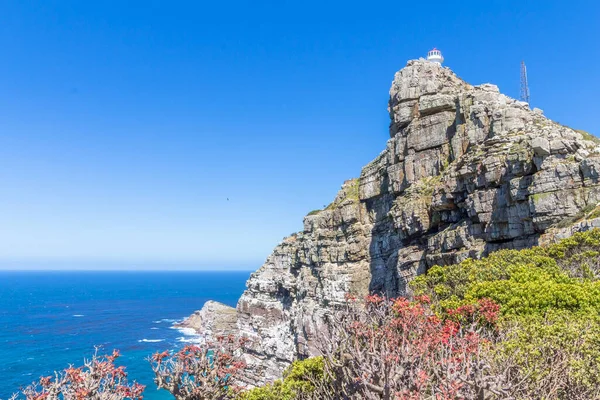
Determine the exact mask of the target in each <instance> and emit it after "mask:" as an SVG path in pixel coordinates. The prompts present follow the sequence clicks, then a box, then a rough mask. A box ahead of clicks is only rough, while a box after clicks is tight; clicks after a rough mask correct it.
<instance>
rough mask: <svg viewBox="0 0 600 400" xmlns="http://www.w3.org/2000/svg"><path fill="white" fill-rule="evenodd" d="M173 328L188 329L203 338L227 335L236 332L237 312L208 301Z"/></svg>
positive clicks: (221, 304) (231, 308)
mask: <svg viewBox="0 0 600 400" xmlns="http://www.w3.org/2000/svg"><path fill="white" fill-rule="evenodd" d="M175 326H176V327H178V328H190V329H193V330H194V331H196V332H198V333H200V334H202V335H205V336H212V337H216V336H219V335H228V334H230V333H233V332H235V331H236V327H237V312H236V309H235V308H233V307H230V306H228V305H225V304H223V303H219V302H217V301H212V300H209V301H207V302H206V303H204V306H202V308H201V309H200V310H198V311H196V312H194V313H193V314H192V315H190V316H189V317H187V318H186V319H184V320H183V321H182V322H181V323H178V324H176V325H175Z"/></svg>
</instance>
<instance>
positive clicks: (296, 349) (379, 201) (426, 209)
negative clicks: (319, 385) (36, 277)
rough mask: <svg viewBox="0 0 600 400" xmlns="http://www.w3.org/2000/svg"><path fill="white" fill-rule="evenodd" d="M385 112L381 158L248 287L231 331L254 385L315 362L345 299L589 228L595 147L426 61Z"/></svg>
mask: <svg viewBox="0 0 600 400" xmlns="http://www.w3.org/2000/svg"><path fill="white" fill-rule="evenodd" d="M388 110H389V114H390V119H391V123H390V139H389V140H388V142H387V145H386V148H385V150H383V152H381V154H379V156H377V157H376V158H375V160H373V161H372V162H371V163H370V164H368V165H367V166H365V167H364V168H363V170H362V173H361V175H360V177H359V178H357V179H352V180H349V181H346V182H345V183H344V184H343V186H342V189H341V191H340V192H339V194H338V195H337V197H336V198H335V200H334V201H333V202H332V203H331V204H330V205H329V206H328V207H327V208H325V209H324V210H321V211H318V212H312V213H311V215H308V216H307V217H305V219H304V229H303V231H302V232H299V233H297V234H294V235H292V236H290V237H288V238H286V239H284V241H283V242H282V243H280V244H279V245H278V246H277V247H276V248H275V250H274V251H273V253H272V254H271V255H270V256H269V258H268V259H267V261H266V262H265V264H264V265H263V266H262V267H261V268H260V269H259V270H258V271H256V272H255V273H253V274H252V276H251V277H250V279H249V280H248V283H247V290H246V291H245V292H244V294H243V295H242V297H241V298H240V300H239V302H238V306H237V332H238V333H239V334H241V335H244V336H247V337H249V338H251V339H253V348H252V349H251V351H249V352H248V354H247V361H248V362H249V364H250V366H251V367H252V371H253V373H254V376H253V377H252V380H253V381H254V383H260V382H263V381H264V380H268V379H271V378H273V377H276V376H277V375H279V374H280V372H281V370H282V369H283V368H284V367H285V366H287V365H288V364H289V363H290V362H291V361H292V360H294V359H295V358H296V357H306V356H309V355H311V354H314V352H315V336H316V334H317V333H318V332H319V331H320V330H322V329H323V326H324V325H323V324H324V316H325V315H326V314H327V313H328V312H329V311H330V310H331V309H332V308H333V307H334V306H335V305H336V304H340V303H341V302H343V301H344V297H345V294H346V293H354V294H358V295H361V294H366V293H367V292H369V291H371V292H373V291H377V292H384V293H386V294H388V295H390V296H397V295H401V294H404V293H405V292H406V290H407V282H409V281H410V280H411V278H412V277H414V276H415V275H417V274H421V273H424V272H425V271H426V270H427V268H428V267H430V266H432V265H436V264H438V265H445V264H449V263H455V262H458V261H461V260H463V259H465V258H467V257H481V256H482V255H485V254H487V253H489V252H491V251H494V250H497V249H500V248H517V249H518V248H523V247H529V246H533V245H536V244H538V243H540V242H542V241H548V240H551V234H550V232H552V231H553V228H554V227H561V228H562V230H561V235H563V236H564V235H565V234H568V232H570V230H569V229H571V230H573V229H578V228H570V227H571V226H573V225H575V226H580V227H581V226H583V227H584V228H585V226H591V225H593V224H587V223H583V224H582V223H581V221H580V220H582V219H585V217H586V213H588V212H589V211H590V210H591V209H592V208H594V207H595V206H596V205H597V204H598V202H599V201H600V186H599V185H598V173H599V172H600V147H599V145H598V143H597V142H596V141H595V140H593V139H594V137H592V136H590V135H588V134H586V133H585V132H578V131H575V130H573V129H570V128H568V127H566V126H562V125H560V124H557V123H554V122H552V121H550V120H549V119H547V118H546V117H544V116H543V115H542V112H541V111H540V110H534V111H531V110H530V109H529V106H528V104H526V103H523V102H519V101H517V100H514V99H511V98H509V97H507V96H505V95H503V94H501V93H500V92H499V91H498V88H497V87H496V86H494V85H490V84H484V85H480V86H472V85H470V84H468V83H466V82H464V81H463V80H461V79H460V78H458V77H457V76H456V75H455V74H454V73H453V72H452V71H451V70H450V69H448V68H444V67H441V66H439V65H437V64H433V63H429V62H426V61H423V60H415V61H410V62H408V64H407V66H406V67H405V68H403V69H402V70H401V71H399V72H397V73H396V75H395V76H394V80H393V82H392V86H391V89H390V100H389V107H388Z"/></svg>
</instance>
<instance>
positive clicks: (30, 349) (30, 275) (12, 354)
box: [0, 271, 250, 400]
mask: <svg viewBox="0 0 600 400" xmlns="http://www.w3.org/2000/svg"><path fill="white" fill-rule="evenodd" d="M249 274H250V273H249V272H66V271H65V272H0V376H2V379H0V399H7V398H8V397H10V395H11V394H12V393H14V392H16V391H17V390H18V389H19V388H20V387H22V386H26V385H27V384H29V383H31V382H32V381H34V380H36V379H37V378H38V377H39V376H42V375H49V374H50V373H51V372H52V371H54V370H60V369H63V368H66V367H68V366H69V364H75V365H81V364H82V361H83V359H84V358H86V357H90V356H91V355H92V354H93V352H94V346H102V349H103V350H105V352H106V353H110V352H112V350H113V349H119V350H120V351H121V354H122V357H120V358H119V359H118V360H117V364H119V365H125V366H126V367H127V371H128V372H129V378H130V379H135V380H137V381H138V382H140V383H142V384H145V385H147V388H146V391H145V395H144V397H145V398H146V399H150V400H154V399H169V398H172V397H171V396H170V395H169V394H168V393H167V392H165V391H164V390H160V391H158V390H156V388H155V386H154V384H153V382H152V379H153V374H152V371H151V369H150V366H149V364H148V361H147V360H146V358H147V357H148V356H149V355H151V354H152V353H155V352H156V351H163V350H168V349H177V348H179V347H181V346H183V345H185V343H187V342H194V341H198V339H199V338H198V337H197V336H194V335H190V334H189V333H188V332H185V331H181V330H177V329H173V328H172V325H173V323H174V322H176V321H180V320H182V319H183V318H184V317H186V316H188V315H189V314H191V313H192V312H194V311H195V310H197V309H199V308H201V307H202V305H203V304H204V302H205V301H206V300H209V299H213V300H217V301H220V302H222V303H225V304H229V305H231V306H235V304H236V302H237V299H238V298H239V296H240V295H241V294H242V292H243V290H244V286H245V282H246V279H248V276H249Z"/></svg>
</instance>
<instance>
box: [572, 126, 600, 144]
mask: <svg viewBox="0 0 600 400" xmlns="http://www.w3.org/2000/svg"><path fill="white" fill-rule="evenodd" d="M575 132H577V133H579V134H581V135H582V136H583V139H584V140H590V141H592V142H595V143H600V138H598V137H597V136H594V135H592V134H591V133H589V132H586V131H583V130H581V129H575Z"/></svg>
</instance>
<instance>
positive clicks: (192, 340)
mask: <svg viewBox="0 0 600 400" xmlns="http://www.w3.org/2000/svg"><path fill="white" fill-rule="evenodd" d="M177 341H178V342H180V343H196V344H204V338H203V337H202V336H200V335H196V336H193V337H192V336H180V337H178V338H177Z"/></svg>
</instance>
